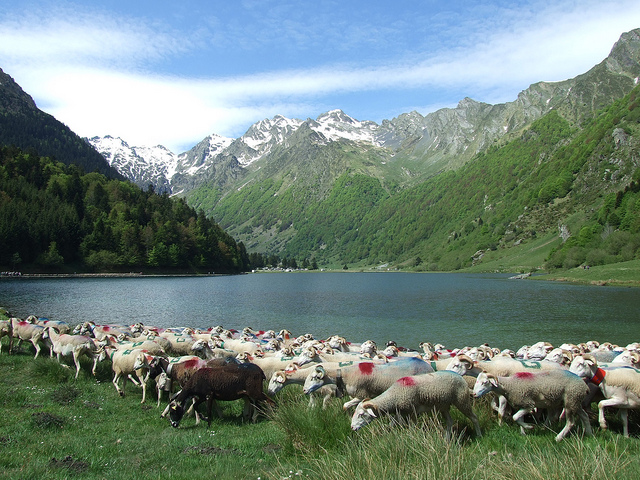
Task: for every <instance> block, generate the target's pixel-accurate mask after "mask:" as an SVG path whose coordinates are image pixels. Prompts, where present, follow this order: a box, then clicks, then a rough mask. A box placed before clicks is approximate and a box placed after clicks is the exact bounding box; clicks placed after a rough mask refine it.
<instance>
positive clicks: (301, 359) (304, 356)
mask: <svg viewBox="0 0 640 480" xmlns="http://www.w3.org/2000/svg"><path fill="white" fill-rule="evenodd" d="M317 356H318V351H317V350H316V349H315V347H306V348H304V349H303V350H302V352H300V355H299V356H298V363H299V364H300V365H304V364H306V363H309V362H311V361H312V360H313V359H314V358H316V357H317Z"/></svg>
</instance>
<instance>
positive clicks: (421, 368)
mask: <svg viewBox="0 0 640 480" xmlns="http://www.w3.org/2000/svg"><path fill="white" fill-rule="evenodd" d="M431 372H433V368H431V365H429V363H428V362H425V361H424V360H421V359H419V358H414V357H407V358H402V359H399V360H396V361H395V362H391V363H382V364H376V363H373V362H359V363H355V364H353V365H348V366H345V367H344V368H341V369H339V370H338V371H336V374H335V375H331V374H330V373H328V372H327V371H326V370H325V368H324V366H323V364H319V365H317V366H316V368H315V369H314V371H313V372H312V373H311V374H310V375H309V376H308V377H307V378H306V379H305V382H304V387H303V391H304V393H305V394H309V393H312V392H314V391H315V390H317V389H319V388H321V387H322V386H324V385H327V384H333V385H338V387H342V384H344V390H345V393H347V394H348V395H349V396H350V397H351V400H350V401H348V402H346V403H345V404H344V405H343V408H344V409H345V410H346V409H348V408H350V407H352V406H355V405H357V404H358V403H360V401H361V400H362V399H364V398H371V397H375V396H376V395H380V394H381V393H382V392H384V391H385V390H386V389H387V388H389V387H390V386H391V385H392V384H393V382H395V381H396V380H398V379H399V378H402V377H406V376H408V375H418V374H422V373H431Z"/></svg>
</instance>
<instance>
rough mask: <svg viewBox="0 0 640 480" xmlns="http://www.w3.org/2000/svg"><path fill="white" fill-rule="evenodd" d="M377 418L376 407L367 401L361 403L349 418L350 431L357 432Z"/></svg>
mask: <svg viewBox="0 0 640 480" xmlns="http://www.w3.org/2000/svg"><path fill="white" fill-rule="evenodd" d="M377 417H378V407H377V406H376V405H375V404H373V403H371V401H370V400H369V399H365V400H363V401H361V402H360V403H359V404H358V406H357V407H356V411H355V412H354V413H353V417H351V430H354V431H355V430H359V429H360V428H362V427H364V426H365V425H368V424H369V423H371V422H372V421H373V419H375V418H377Z"/></svg>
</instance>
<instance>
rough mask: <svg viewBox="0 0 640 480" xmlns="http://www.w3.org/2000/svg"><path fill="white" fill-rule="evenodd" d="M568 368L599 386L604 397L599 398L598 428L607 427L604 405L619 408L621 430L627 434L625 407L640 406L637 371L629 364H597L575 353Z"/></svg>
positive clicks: (627, 409) (626, 410)
mask: <svg viewBox="0 0 640 480" xmlns="http://www.w3.org/2000/svg"><path fill="white" fill-rule="evenodd" d="M570 370H571V371H572V372H573V373H575V374H576V375H578V376H579V377H581V378H584V379H585V380H587V381H588V382H590V384H592V385H596V386H598V387H599V389H600V391H601V392H602V395H603V396H604V399H603V400H601V401H599V402H598V421H599V423H600V428H602V429H606V428H607V421H606V419H605V415H604V409H605V408H606V407H614V408H617V409H619V410H620V418H621V419H622V432H623V435H624V436H625V437H628V436H629V415H628V411H629V410H632V409H638V408H640V371H638V370H636V369H635V368H631V367H624V366H619V367H611V366H610V367H603V368H600V367H598V363H597V361H596V360H595V359H594V358H593V357H592V356H590V355H588V354H587V355H584V356H578V357H576V358H574V360H573V362H571V367H570Z"/></svg>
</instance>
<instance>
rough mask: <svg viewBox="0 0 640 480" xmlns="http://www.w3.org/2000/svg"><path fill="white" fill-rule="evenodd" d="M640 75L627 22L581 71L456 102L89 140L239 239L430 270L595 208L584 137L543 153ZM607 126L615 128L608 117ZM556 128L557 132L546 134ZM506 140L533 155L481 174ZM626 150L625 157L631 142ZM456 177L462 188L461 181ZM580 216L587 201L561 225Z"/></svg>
mask: <svg viewBox="0 0 640 480" xmlns="http://www.w3.org/2000/svg"><path fill="white" fill-rule="evenodd" d="M639 77H640V29H636V30H632V31H630V32H627V33H624V34H623V35H622V36H621V37H620V39H619V41H618V42H616V44H615V45H614V46H613V48H612V50H611V52H610V54H609V56H607V58H605V59H604V60H603V61H602V62H601V63H599V64H598V65H596V66H594V67H593V68H591V69H590V70H589V71H587V72H585V73H584V74H582V75H579V76H577V77H575V78H572V79H568V80H564V81H560V82H539V83H536V84H533V85H531V86H529V87H528V88H527V89H525V90H523V91H522V92H521V93H520V94H519V95H518V97H517V98H516V99H515V100H514V101H512V102H508V103H504V104H497V105H490V104H487V103H483V102H478V101H476V100H473V99H471V98H464V99H462V100H461V101H460V102H459V104H458V105H457V106H456V107H455V108H443V109H441V110H438V111H436V112H433V113H429V114H427V115H421V114H420V113H418V112H415V111H413V112H408V113H405V114H402V115H400V116H398V117H396V118H393V119H391V120H384V121H382V122H381V123H380V124H378V123H375V122H372V121H360V120H356V119H354V118H352V117H350V116H349V115H348V114H346V113H345V112H343V111H341V110H332V111H329V112H326V113H324V114H322V115H320V116H319V117H318V118H316V119H306V120H300V119H289V118H285V117H283V116H281V115H278V116H275V117H274V118H272V119H264V120H262V121H260V122H257V123H256V124H254V125H252V126H251V127H250V128H249V129H248V130H247V132H246V133H245V134H244V135H242V136H241V137H239V138H236V139H230V138H224V137H221V136H219V135H215V134H214V135H211V136H209V137H207V138H205V139H203V140H202V141H201V142H200V143H198V144H197V145H196V146H194V147H193V148H192V149H191V150H189V151H187V152H183V153H180V154H174V153H172V152H169V151H168V150H167V149H166V148H164V147H162V146H157V147H153V148H147V147H131V146H129V145H128V144H127V143H126V142H125V141H123V140H121V139H118V138H112V137H94V138H92V139H89V142H90V143H91V144H92V145H93V146H94V147H95V148H96V149H97V150H98V151H99V152H100V153H101V154H102V155H103V156H104V157H105V158H106V159H107V160H108V162H109V164H110V165H111V166H113V167H115V168H116V169H117V170H118V172H120V173H121V174H122V175H124V176H125V177H127V178H129V179H130V180H131V181H133V182H135V183H137V184H138V185H141V186H143V187H147V186H148V185H153V187H154V188H155V189H156V190H157V191H161V192H166V193H169V194H173V195H179V196H182V197H185V198H186V199H187V201H188V203H189V204H190V205H191V206H193V207H196V208H198V209H202V210H203V211H204V212H205V213H206V214H207V215H210V216H211V217H212V218H213V219H214V220H215V221H217V222H219V223H220V224H221V226H222V227H223V228H225V229H226V230H227V231H228V232H229V233H230V234H231V235H233V236H234V238H236V239H238V240H240V241H242V242H243V243H244V244H245V245H246V247H247V249H248V250H249V251H253V252H256V251H257V252H263V253H266V254H278V255H283V256H293V257H298V258H300V257H302V258H314V259H318V260H319V261H321V262H325V263H333V264H342V263H344V264H347V263H356V264H357V263H361V264H375V263H376V262H378V263H384V264H386V263H389V262H395V263H396V264H404V265H407V264H413V263H416V264H420V263H423V262H424V263H428V265H429V269H454V268H460V267H461V266H468V265H470V264H471V263H472V262H473V263H476V262H478V261H479V258H478V256H477V255H476V254H477V253H478V252H484V251H487V247H490V248H492V249H495V248H497V246H500V247H507V246H509V245H511V244H512V243H515V244H521V243H522V242H523V241H527V240H530V239H531V238H535V237H537V236H540V235H550V237H549V238H550V239H553V238H556V239H557V238H559V237H558V235H557V231H558V229H559V228H560V225H563V226H564V227H563V228H568V227H567V226H566V224H567V222H568V224H571V221H570V220H571V219H570V218H569V217H571V214H572V212H571V211H569V210H566V208H568V207H567V206H568V205H569V204H571V208H572V209H574V210H578V211H582V210H583V209H587V210H589V211H591V212H593V211H598V209H599V208H600V207H601V205H600V204H598V202H597V201H595V200H594V199H593V198H592V196H589V200H588V201H587V200H586V198H587V197H582V196H579V195H577V193H578V188H577V187H578V185H583V184H584V182H585V178H587V177H589V175H590V174H589V173H588V172H581V171H580V170H579V169H577V167H576V165H577V164H578V163H580V165H581V166H582V167H583V168H587V167H586V166H585V165H587V164H589V162H591V161H595V160H593V159H591V160H590V157H589V155H593V152H592V151H588V152H587V151H586V150H585V151H584V155H585V157H584V158H583V159H582V160H581V161H580V162H577V161H576V160H575V159H574V160H573V163H572V165H573V167H569V166H568V165H569V164H566V165H564V164H563V165H564V166H560V165H559V166H558V169H556V170H554V169H553V168H551V169H549V168H548V167H547V165H546V163H545V162H546V161H551V160H553V159H554V158H555V157H554V156H555V155H558V154H559V152H561V151H563V149H564V150H567V149H569V148H571V149H572V150H580V149H581V147H579V146H575V145H574V144H573V143H572V142H575V141H578V140H576V139H578V138H580V135H582V134H583V133H584V132H585V131H587V130H588V128H591V127H590V126H592V125H593V122H594V118H600V117H602V114H601V112H602V111H603V110H605V109H607V108H611V106H612V104H614V103H615V102H616V101H620V99H623V98H624V97H625V95H628V94H629V93H630V92H632V91H633V89H634V88H635V87H636V85H637V84H638V79H639ZM634 105H635V104H633V103H631V104H630V105H628V108H629V110H633V109H634V108H635V107H634ZM625 115H626V113H625ZM545 119H547V120H545ZM540 122H542V123H540ZM549 122H551V123H552V124H553V128H552V129H551V131H552V132H553V134H551V133H549V138H554V139H555V142H556V143H548V142H547V141H546V140H545V141H541V142H538V143H535V142H536V141H538V140H535V138H536V137H535V136H534V132H535V131H536V130H540V131H546V130H545V129H548V128H549V127H548V126H545V125H547V124H548V123H549ZM602 128H604V127H602ZM602 128H601V129H602ZM607 128H609V129H610V130H611V131H613V129H614V128H615V125H609V126H608V127H607ZM625 128H626V134H627V136H628V137H629V138H630V139H631V140H628V141H626V145H634V144H635V143H634V140H633V139H634V138H635V137H634V136H633V134H634V133H635V130H634V128H635V127H634V126H633V124H632V126H628V127H625ZM557 131H561V132H563V133H562V135H560V136H556V135H555V133H557ZM611 131H610V132H609V135H608V136H607V135H605V136H601V135H600V134H599V133H598V138H599V142H605V143H607V142H608V143H611V138H613V137H612V136H611V135H613V134H612V133H611ZM598 132H599V130H598ZM618 133H619V132H618ZM523 142H524V143H523ZM608 143H607V144H608ZM514 145H519V147H517V148H520V150H522V149H523V148H524V149H531V152H530V155H536V156H537V157H536V158H537V160H535V162H534V163H531V162H532V161H533V159H532V158H524V157H523V158H521V159H520V160H519V161H520V162H522V164H520V165H511V166H509V167H508V171H505V170H501V169H497V170H495V171H494V178H484V173H483V172H485V171H489V170H493V169H494V167H495V165H494V164H495V163H496V162H498V163H499V162H501V161H502V160H498V159H500V158H501V155H504V152H507V151H510V149H513V148H516V147H515V146H514ZM568 145H573V146H571V147H567V146H568ZM602 148H604V147H602ZM606 148H609V147H606ZM580 151H582V150H580ZM534 152H535V153H534ZM629 152H630V153H629V154H628V155H629V156H631V157H633V155H634V154H633V153H632V152H633V149H631V150H629ZM618 153H620V152H619V151H618ZM513 158H518V155H517V154H513ZM633 158H635V157H633ZM633 158H626V159H622V160H621V159H617V162H618V164H617V166H615V165H616V163H615V161H614V166H615V170H616V171H618V173H617V176H616V173H614V175H613V176H611V175H609V176H608V177H607V180H606V182H602V181H600V180H597V181H596V183H597V185H596V184H594V183H593V182H594V180H593V179H592V178H591V177H589V178H591V180H590V181H591V182H592V184H593V187H594V188H596V189H597V190H598V191H599V198H602V197H604V196H605V195H606V194H607V193H608V192H615V191H616V189H622V188H624V187H625V183H624V182H627V184H628V182H629V181H630V180H631V179H632V178H633V165H634V162H635V160H634V159H633ZM543 159H545V161H543ZM562 161H563V162H564V161H565V160H562ZM483 162H490V163H492V165H493V166H489V165H485V166H482V165H483ZM567 162H568V160H567ZM622 164H624V165H622ZM623 166H624V168H622V167H623ZM504 168H506V167H504ZM590 168H596V167H595V166H594V165H592V166H591V167H590ZM597 168H600V167H597ZM478 169H480V170H478ZM563 169H564V171H563ZM623 171H624V172H625V173H624V174H622V173H621V172H623ZM514 172H518V173H519V174H518V175H514ZM543 172H546V173H543ZM543 175H546V176H548V178H547V177H543ZM563 175H564V176H563ZM470 176H471V177H470ZM479 177H483V178H482V180H481V179H480V178H479ZM533 178H535V181H534V180H533ZM603 178H604V177H603ZM460 182H463V183H465V182H466V184H467V188H466V189H462V190H460ZM483 182H484V183H483ZM497 185H500V186H501V188H503V189H505V190H504V191H500V190H499V189H498V190H496V194H495V198H491V195H490V194H489V193H488V192H489V191H493V190H495V189H496V188H497ZM527 185H528V186H527ZM523 188H527V189H529V190H527V193H526V194H524V193H518V195H520V196H519V197H518V200H517V206H518V208H519V209H520V210H519V211H517V209H516V210H513V208H511V209H507V211H505V208H507V206H506V203H505V202H507V201H508V200H507V198H509V197H508V196H509V195H515V194H516V193H517V192H521V191H522V189H523ZM592 190H593V189H592ZM482 191H484V192H485V194H483V195H481V194H480V192H482ZM453 192H458V195H460V196H463V197H464V196H467V195H471V194H473V195H472V196H473V197H474V201H473V202H472V203H465V201H463V199H458V200H456V201H453V200H452V201H447V202H445V203H443V201H444V200H443V198H446V197H447V196H448V195H453V194H454V193H453ZM584 192H586V190H585V191H583V193H584ZM525 197H526V198H525ZM559 199H563V202H559ZM567 199H571V200H572V201H571V202H567V201H566V200H567ZM546 202H552V203H549V204H547V205H545V203H546ZM556 202H559V203H561V204H562V205H565V207H564V208H565V210H562V209H561V208H560V207H558V206H557V205H555V203H556ZM576 202H577V203H576ZM594 202H595V203H594ZM407 205H410V206H407ZM514 205H515V204H514ZM512 207H513V206H512ZM573 213H575V212H573ZM411 219H412V220H411ZM427 219H430V220H428V221H427ZM498 219H499V220H498ZM523 219H524V220H523ZM590 220H593V214H590V215H585V217H584V218H583V223H582V224H579V225H578V224H575V225H572V227H571V228H573V229H579V228H581V227H582V226H583V225H584V224H587V223H588V221H590ZM525 223H526V225H525ZM391 226H393V228H392V227H391ZM479 226H482V229H481V230H482V231H483V232H485V234H486V235H485V236H484V237H483V239H480V238H477V239H475V237H473V238H474V239H473V241H471V240H472V239H471V238H469V239H468V240H469V244H467V245H465V246H464V247H462V246H460V245H459V246H458V247H455V248H454V245H452V243H451V242H452V240H458V239H460V238H463V237H464V232H467V233H471V232H473V231H474V230H475V229H476V227H479ZM476 234H478V232H476ZM476 234H474V235H476ZM478 235H479V234H478ZM569 236H571V234H569ZM563 240H566V238H563ZM474 242H475V243H474ZM457 243H460V242H457ZM546 245H548V247H547V248H546V250H545V251H546V252H547V254H548V256H551V255H552V254H553V251H551V249H552V248H555V249H559V250H562V245H558V244H557V242H555V241H551V240H549V241H548V242H547V243H546ZM452 251H453V252H454V253H451V252H452ZM583 256H584V255H583ZM481 257H482V254H480V258H481ZM543 260H544V259H541V260H540V263H542V261H543ZM583 260H584V259H583ZM537 266H541V265H537Z"/></svg>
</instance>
